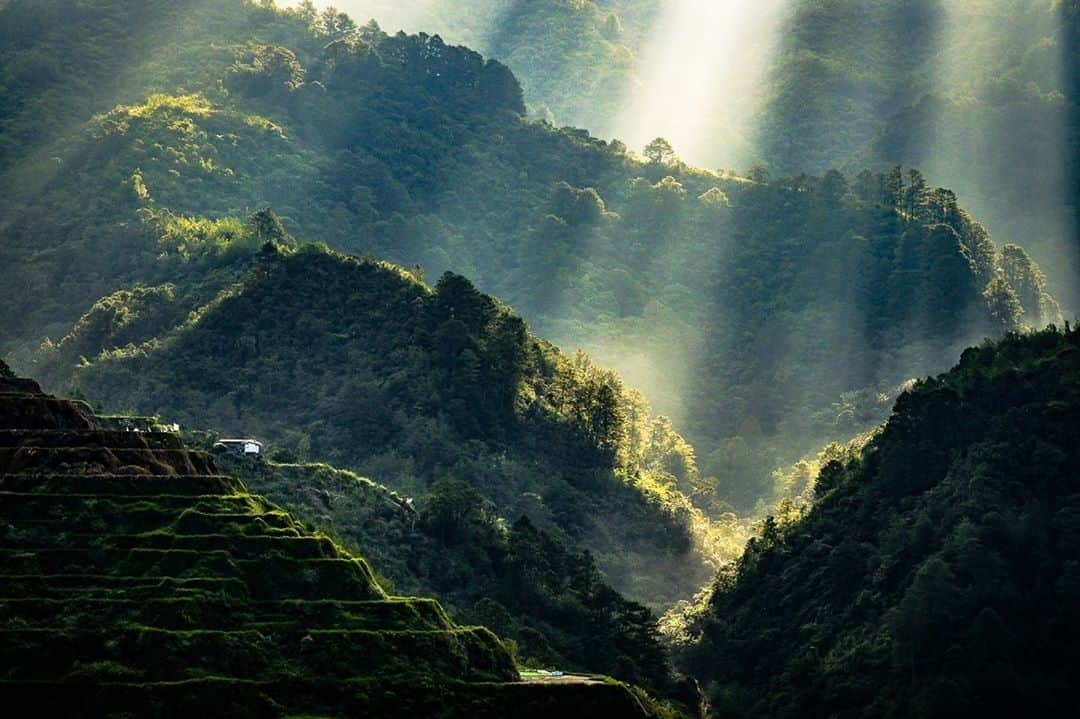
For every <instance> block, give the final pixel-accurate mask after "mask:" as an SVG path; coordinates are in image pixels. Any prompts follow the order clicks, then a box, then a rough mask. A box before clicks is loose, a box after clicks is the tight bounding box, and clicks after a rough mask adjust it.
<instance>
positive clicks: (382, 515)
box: [216, 452, 698, 706]
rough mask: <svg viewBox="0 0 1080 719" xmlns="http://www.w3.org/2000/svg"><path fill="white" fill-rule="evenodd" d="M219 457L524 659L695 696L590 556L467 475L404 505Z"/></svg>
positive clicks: (278, 467) (395, 582)
mask: <svg viewBox="0 0 1080 719" xmlns="http://www.w3.org/2000/svg"><path fill="white" fill-rule="evenodd" d="M216 459H217V461H218V463H219V465H222V466H224V467H225V468H226V469H227V470H228V471H229V472H231V473H235V474H236V475H237V476H239V477H241V478H242V479H243V480H244V483H245V484H246V485H247V486H248V487H250V488H251V489H252V491H255V492H258V493H259V494H261V495H264V496H266V497H268V498H269V499H271V500H272V501H275V502H278V503H279V504H281V506H283V507H287V508H288V509H289V510H290V511H292V512H294V513H295V514H296V515H297V516H299V517H302V518H303V519H305V520H307V521H310V522H312V523H313V524H315V525H316V526H318V527H320V528H325V529H326V530H327V531H330V532H332V533H333V534H334V535H335V536H338V537H340V538H342V541H345V542H347V543H348V545H349V546H356V547H359V548H363V552H364V555H365V556H366V557H367V558H368V559H369V561H370V562H371V566H372V569H373V570H374V571H375V572H376V574H377V576H378V577H379V579H380V583H382V584H384V585H387V586H392V587H393V589H394V591H395V592H398V593H406V594H410V595H418V596H435V597H437V598H438V599H439V601H440V603H442V605H443V606H444V607H445V608H446V610H447V612H448V613H449V614H451V615H452V616H453V617H455V618H460V619H462V620H464V621H467V622H470V623H471V622H476V623H479V624H483V625H484V626H487V627H489V628H491V629H492V630H493V631H495V632H497V633H498V634H499V636H500V637H502V638H503V639H504V641H505V640H509V641H512V642H513V647H514V650H515V657H516V658H517V659H518V661H519V662H522V663H524V664H525V665H526V666H542V667H551V668H557V669H560V670H562V671H578V672H591V673H601V674H607V675H609V676H613V677H615V678H616V679H619V680H622V681H627V682H630V683H632V684H635V685H638V686H641V687H643V688H645V689H648V690H649V691H650V692H651V693H653V695H654V696H661V697H668V698H678V697H680V696H681V697H682V700H683V701H684V703H685V704H686V705H687V706H695V705H696V703H697V701H698V699H697V694H696V691H694V690H693V689H687V688H686V687H685V686H680V685H679V684H678V683H677V682H676V680H675V677H674V676H673V673H672V669H671V666H670V662H669V660H668V659H667V657H666V653H665V651H664V649H663V648H662V646H661V644H660V640H659V635H658V632H657V628H656V617H655V616H654V615H653V614H652V613H651V612H649V611H648V610H646V609H645V608H644V607H642V606H640V605H638V604H635V603H633V602H629V601H627V600H625V599H623V598H622V597H621V596H620V595H619V594H618V593H616V592H615V590H614V589H612V588H611V587H610V586H609V585H608V584H607V583H606V582H605V580H604V578H603V576H602V575H601V573H600V572H599V570H598V569H597V568H596V565H595V561H594V560H593V558H592V557H591V555H589V554H588V553H582V554H577V553H574V552H571V551H569V550H568V549H567V548H566V547H565V545H563V544H561V543H560V542H558V541H556V540H555V539H554V538H553V537H551V536H550V535H548V534H546V533H544V532H542V531H540V530H538V529H537V528H536V527H535V526H533V524H532V523H531V522H530V521H529V520H527V519H524V518H522V519H519V520H518V521H516V522H514V523H513V525H512V526H508V525H507V523H506V522H505V521H503V520H502V519H501V518H500V517H497V516H495V514H494V511H493V508H492V507H491V505H490V504H489V503H486V502H485V501H484V500H483V498H482V497H481V496H480V494H479V493H478V492H477V491H476V490H474V489H472V488H471V487H470V486H469V485H468V484H466V483H463V482H461V481H452V480H442V481H440V482H437V483H436V484H435V485H434V486H433V487H432V489H431V491H430V492H428V493H426V494H424V495H423V496H421V497H418V498H417V499H415V501H414V502H412V503H409V502H407V501H406V499H405V498H403V497H401V496H400V495H398V494H397V493H394V492H392V491H390V490H388V489H386V488H385V487H382V486H380V485H377V484H375V483H373V482H371V481H370V480H365V479H363V478H361V477H358V476H357V475H356V474H354V473H352V472H348V471H345V470H340V469H336V468H333V467H330V466H328V465H325V464H302V463H299V464H278V463H275V462H273V461H266V460H264V461H260V462H253V461H251V460H250V459H248V458H241V457H236V456H233V455H231V454H230V453H228V452H224V453H219V454H218V455H217V457H216ZM586 637H587V639H586Z"/></svg>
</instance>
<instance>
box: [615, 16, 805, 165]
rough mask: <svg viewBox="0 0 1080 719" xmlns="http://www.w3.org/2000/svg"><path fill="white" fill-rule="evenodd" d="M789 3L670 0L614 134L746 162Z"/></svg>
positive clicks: (700, 156)
mask: <svg viewBox="0 0 1080 719" xmlns="http://www.w3.org/2000/svg"><path fill="white" fill-rule="evenodd" d="M787 6H788V0H730V1H729V2H722V3H720V2H715V1H714V0H666V2H664V3H663V10H662V11H661V13H660V15H659V17H658V19H657V21H656V24H655V26H654V28H653V33H652V37H651V39H650V40H649V42H648V44H647V46H646V48H645V50H644V51H643V53H642V56H641V58H640V62H639V73H640V76H641V84H640V86H638V87H632V88H628V90H627V93H626V100H625V102H624V104H623V107H622V111H621V112H620V113H619V115H618V116H617V118H616V120H615V122H614V124H613V126H612V127H611V128H610V134H612V135H614V136H616V137H619V138H620V139H622V140H624V141H625V142H627V144H629V145H630V146H631V147H636V148H640V147H642V146H643V145H644V144H645V143H646V142H648V141H649V140H650V139H652V138H653V137H656V136H658V135H659V136H663V137H665V138H666V139H667V140H669V141H670V142H671V143H672V144H673V145H674V146H675V148H676V150H677V151H678V152H679V154H680V155H681V156H682V157H683V158H685V159H686V160H687V161H690V162H693V163H696V164H700V165H707V166H712V167H729V168H737V167H742V166H743V165H744V164H745V163H746V162H747V160H748V158H749V157H750V155H751V151H750V145H749V141H748V138H747V135H748V132H749V131H750V129H751V121H752V119H753V116H754V112H755V108H756V107H757V99H758V94H759V92H760V89H761V84H762V78H763V77H764V76H765V74H766V72H767V70H768V67H769V63H770V60H771V58H772V52H773V49H774V47H775V45H776V39H777V31H778V30H779V28H780V26H781V22H782V18H783V14H784V11H785V9H786V8H787Z"/></svg>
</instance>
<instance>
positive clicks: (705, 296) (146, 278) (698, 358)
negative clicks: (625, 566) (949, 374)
mask: <svg viewBox="0 0 1080 719" xmlns="http://www.w3.org/2000/svg"><path fill="white" fill-rule="evenodd" d="M50 2H51V4H50V5H49V6H48V7H49V8H50V10H49V12H47V13H39V12H37V10H39V9H40V6H39V4H37V3H31V4H27V3H26V2H22V1H16V2H12V3H9V4H8V5H6V6H5V7H4V8H3V9H2V10H0V12H2V13H3V19H4V23H3V26H4V28H5V31H6V32H7V33H8V35H7V36H5V37H6V38H8V40H10V42H6V43H5V48H6V51H5V53H4V54H3V56H2V58H0V62H2V63H3V67H4V68H5V70H4V72H5V74H4V77H6V78H9V79H10V82H11V85H10V86H11V87H13V88H15V89H16V90H17V94H16V95H15V96H16V97H18V98H19V100H18V102H13V103H11V105H10V106H9V107H10V108H11V109H12V110H13V112H11V113H10V116H9V117H8V118H7V119H6V120H5V124H4V125H3V127H4V133H3V134H4V136H5V137H7V138H8V139H12V140H13V143H9V145H8V146H9V147H19V148H21V150H20V152H21V153H22V154H21V155H20V156H19V157H20V160H19V162H17V163H15V162H14V161H13V159H12V161H11V164H9V166H8V167H7V168H6V169H5V171H4V175H3V178H4V182H5V185H7V186H10V187H12V188H13V190H14V191H13V192H12V193H10V194H8V195H5V196H4V197H3V198H0V203H3V210H4V214H5V218H6V222H5V223H4V224H3V225H2V226H0V239H2V240H3V242H2V244H0V260H3V263H2V265H0V272H2V273H5V274H4V279H5V282H3V283H2V284H0V302H2V303H3V306H4V307H6V308H11V311H10V313H9V319H8V321H7V322H5V324H4V326H3V328H2V331H3V336H0V345H2V346H4V347H7V348H14V351H13V352H9V355H10V356H12V357H13V358H14V360H15V361H16V364H17V365H25V366H28V363H29V361H30V360H31V355H32V350H33V348H34V347H35V346H36V344H37V342H38V341H39V340H40V339H41V338H42V337H43V336H49V337H51V338H52V339H53V340H54V341H56V342H59V341H60V340H61V338H63V337H64V336H65V335H67V334H68V333H69V329H70V327H71V325H72V323H74V322H76V321H78V318H79V316H80V315H81V314H83V313H84V312H86V308H88V307H90V306H91V305H93V304H94V303H95V302H97V301H98V300H100V299H102V298H108V297H111V299H106V300H103V301H102V303H99V305H98V307H97V310H96V314H95V315H94V316H96V317H97V318H98V319H101V317H103V316H104V315H103V312H106V311H112V310H111V309H109V308H112V309H115V308H116V307H117V298H116V297H115V296H113V293H115V292H117V291H120V290H123V291H125V292H133V291H135V290H133V289H132V288H133V287H134V286H136V285H140V284H141V285H145V286H150V287H159V288H160V287H162V286H163V285H165V284H166V283H171V284H172V285H173V288H172V290H169V291H170V292H172V293H174V296H175V297H177V298H178V299H177V301H176V302H175V303H174V304H173V307H174V310H175V312H177V313H178V314H177V316H178V317H179V318H180V319H182V318H183V312H186V311H190V310H192V309H194V308H195V307H196V306H199V305H200V304H201V303H205V302H206V301H207V300H208V297H207V294H212V293H211V292H210V290H211V289H213V290H216V289H220V288H221V287H223V286H225V285H226V284H228V282H230V281H233V280H235V278H236V277H237V275H238V273H242V272H243V271H244V269H243V265H242V263H241V264H240V265H236V264H235V263H233V262H232V259H230V258H229V257H228V256H227V253H225V252H224V250H222V251H221V252H218V253H217V254H216V259H214V260H213V263H214V265H215V267H216V268H217V270H216V271H217V273H218V280H217V284H216V285H214V287H213V288H209V287H208V288H207V290H206V292H204V293H203V294H202V295H200V296H199V297H193V296H189V295H190V294H191V292H192V287H194V286H195V285H197V284H198V283H199V281H198V280H197V279H194V278H195V277H197V276H198V275H199V272H192V271H191V270H190V269H189V268H188V269H185V267H186V265H185V262H184V261H183V258H184V256H185V253H187V252H188V251H189V248H186V247H185V246H184V245H183V243H184V242H186V241H187V240H186V239H184V238H186V237H188V236H189V235H191V234H194V235H198V236H200V237H204V239H205V238H206V237H209V236H211V235H212V236H213V238H214V239H213V243H211V244H214V243H216V244H217V246H219V247H220V248H224V247H232V248H236V247H238V246H239V245H238V243H237V242H236V240H237V239H239V238H244V239H245V240H247V241H252V242H255V243H258V242H259V237H260V235H258V234H256V235H251V234H250V233H249V234H247V235H245V234H244V233H243V232H242V231H241V225H242V221H241V220H239V219H236V218H244V217H247V216H249V215H250V214H251V212H252V211H253V210H257V209H259V208H262V207H266V206H273V207H274V208H275V210H276V211H277V214H278V215H279V216H280V217H281V222H282V225H283V227H282V231H285V230H287V231H289V232H291V233H293V234H295V235H297V236H299V237H302V238H304V237H310V238H316V239H325V241H327V242H328V243H330V244H331V245H332V246H334V247H336V248H339V249H344V250H346V251H349V252H353V253H365V252H372V253H375V254H377V255H378V256H382V257H387V258H388V259H390V260H392V261H397V262H399V263H401V264H403V265H405V266H413V265H414V264H417V263H419V264H421V265H422V266H423V267H424V268H425V269H426V270H427V271H429V272H430V273H431V275H432V276H433V277H434V276H437V275H438V274H441V273H442V271H443V270H444V269H448V268H451V269H454V270H456V271H458V272H460V273H462V274H465V275H467V276H469V277H470V278H472V279H473V280H474V281H475V282H476V283H477V285H478V286H479V287H481V288H482V289H483V290H485V291H489V292H493V293H494V294H497V295H498V296H499V297H500V298H502V299H503V300H504V301H506V302H508V303H509V304H510V305H511V306H513V307H514V308H515V310H517V311H518V312H520V313H521V314H522V316H523V317H524V318H525V319H527V320H528V321H529V322H530V325H531V326H532V327H533V328H534V330H535V331H536V332H537V333H538V334H540V335H542V336H545V337H548V338H550V339H552V340H554V341H556V342H558V343H559V344H561V345H563V346H570V347H573V346H581V347H583V348H584V349H586V350H588V351H589V352H590V353H591V354H593V355H594V356H595V357H596V358H597V359H598V360H599V361H600V362H601V363H603V364H605V365H611V366H614V367H616V368H617V369H619V370H620V371H621V372H622V373H623V374H624V376H626V378H627V380H628V381H629V382H630V383H631V384H632V385H634V386H638V387H640V388H642V389H644V390H646V391H648V392H649V395H650V398H651V399H652V401H653V403H654V404H655V405H656V406H658V407H660V408H661V409H662V411H664V412H665V413H666V414H668V415H670V416H672V417H673V419H674V421H675V423H676V425H677V426H679V427H686V428H688V431H687V434H688V436H689V437H690V439H691V440H692V441H693V442H694V444H695V445H696V446H697V447H698V449H699V453H700V460H701V463H702V467H703V476H705V477H706V478H709V477H712V478H715V479H714V480H710V482H711V484H712V486H714V491H706V492H701V493H699V497H697V498H696V501H699V504H700V505H701V506H703V507H706V508H708V509H709V510H710V511H711V512H713V513H714V514H719V513H722V512H724V511H727V510H728V509H730V508H731V507H735V508H738V509H740V510H746V509H749V508H751V507H752V506H753V505H754V503H755V501H756V500H758V499H760V498H762V497H764V496H768V495H769V494H770V492H771V491H772V488H771V487H770V481H771V480H770V478H769V476H770V472H771V471H772V469H773V468H775V467H776V466H778V465H781V464H783V463H785V462H788V461H791V460H793V459H795V458H796V457H797V456H799V455H800V454H801V453H803V452H806V451H809V450H811V449H813V448H814V447H816V446H818V445H820V443H822V442H824V441H828V440H836V439H844V438H846V437H848V436H850V435H851V434H853V433H857V432H860V431H863V430H865V429H866V428H868V427H870V426H872V425H873V424H875V423H876V422H877V421H879V420H880V419H881V418H882V416H883V415H884V412H885V410H886V409H887V406H885V402H887V397H888V395H890V394H891V393H893V392H894V390H895V388H896V387H897V386H898V385H899V384H900V383H901V382H902V381H903V380H905V379H906V378H908V377H910V376H911V375H913V374H915V375H917V374H922V373H925V372H932V371H937V370H938V369H940V368H941V367H942V366H943V365H944V362H945V361H946V360H945V358H947V357H951V356H953V355H954V354H955V352H956V351H958V349H959V348H960V347H962V346H965V345H966V344H968V343H970V342H972V341H978V340H979V339H981V338H982V337H983V336H985V335H986V334H987V333H994V332H998V331H1000V329H1007V328H1010V327H1013V326H1016V325H1017V323H1023V324H1030V325H1036V326H1037V325H1041V324H1043V323H1045V322H1047V321H1054V320H1056V319H1058V318H1057V315H1056V309H1055V306H1054V302H1053V300H1052V298H1050V297H1049V294H1048V291H1047V288H1046V284H1045V281H1044V279H1043V276H1042V273H1041V271H1040V269H1039V268H1038V267H1037V266H1036V265H1035V264H1034V263H1033V262H1031V261H1030V259H1029V258H1028V257H1027V255H1026V253H1025V252H1024V250H1023V249H1021V248H1020V247H1019V246H1010V247H1009V249H1008V250H1007V251H1006V250H1004V249H995V248H994V246H993V244H992V243H991V241H990V239H989V237H988V236H987V235H986V233H985V232H984V231H983V230H982V229H981V227H980V226H979V225H978V224H977V223H976V222H975V221H974V220H972V219H971V218H970V217H969V216H968V215H967V214H966V213H964V212H963V211H962V210H961V209H960V208H959V206H958V205H957V203H956V201H955V198H952V197H951V196H949V194H948V193H947V192H944V191H937V190H933V189H932V188H931V187H928V186H927V183H926V181H925V180H924V179H922V176H921V175H919V174H911V175H906V174H900V173H898V172H897V171H889V172H886V173H882V174H866V175H859V176H857V177H844V176H840V175H838V174H827V175H824V176H821V177H807V176H800V177H795V178H789V179H784V178H773V179H770V178H769V177H768V176H767V174H765V173H761V172H758V173H754V176H753V177H752V178H742V177H738V176H734V175H720V174H717V173H713V172H708V171H704V170H700V169H695V168H692V167H689V166H687V165H685V164H684V163H682V162H680V161H679V160H678V158H677V157H676V156H675V154H674V153H673V151H672V150H671V149H670V148H669V147H667V146H666V145H665V143H656V144H654V145H653V146H652V147H651V150H650V152H649V153H648V157H647V158H646V159H645V160H639V159H636V158H634V157H631V156H629V155H628V154H626V152H625V148H622V147H621V146H620V145H619V144H618V143H606V142H602V141H599V140H596V139H594V138H591V137H590V136H589V135H588V134H587V133H585V132H583V131H576V130H568V129H555V128H552V127H550V126H548V125H545V124H535V123H530V122H528V121H526V120H525V119H524V118H523V116H522V113H523V112H524V105H523V103H522V99H521V98H522V95H521V89H520V87H519V86H518V85H517V83H516V81H515V79H514V78H513V76H512V75H510V73H509V72H508V71H507V70H506V68H505V67H503V66H502V65H500V64H498V63H495V62H492V61H485V60H484V59H483V58H481V57H480V56H479V55H476V54H475V53H473V52H471V51H469V50H467V49H464V48H458V47H450V46H448V45H446V44H445V43H443V42H442V41H441V40H440V39H439V38H438V37H435V36H427V35H418V36H406V35H404V34H402V35H397V36H393V37H391V36H387V35H386V34H384V33H382V32H381V31H380V30H379V29H378V28H377V27H375V26H372V25H367V26H364V27H357V26H356V25H355V24H353V23H352V22H351V21H350V20H349V19H348V18H347V17H344V16H340V15H337V14H333V13H329V14H328V13H323V14H320V15H316V16H305V15H304V14H303V12H281V11H278V10H275V9H273V8H270V7H262V6H256V5H253V4H250V3H246V2H243V1H242V0H228V1H227V2H222V3H213V4H209V5H207V4H205V3H194V4H191V5H185V6H184V13H181V14H180V15H177V14H176V12H177V9H176V8H175V7H174V6H173V4H155V3H151V4H141V5H140V8H141V9H140V10H139V12H138V13H131V14H125V13H124V7H126V6H125V4H124V3H120V4H118V5H111V4H100V5H99V4H96V3H88V4H82V5H80V6H79V12H78V13H74V14H71V15H69V14H67V13H65V12H64V8H66V7H68V6H67V4H65V2H64V1H63V0H50ZM31 6H32V7H31ZM42 18H49V19H51V22H44V21H42ZM73 19H79V20H80V21H81V22H84V23H87V24H89V25H90V26H91V27H94V28H96V34H80V33H69V32H64V28H65V27H68V25H67V24H66V23H70V22H73ZM143 26H146V27H148V28H153V30H154V32H155V33H158V34H159V35H160V37H161V39H162V42H163V44H162V45H161V46H160V47H156V48H153V49H152V50H151V49H147V48H145V47H142V46H139V45H138V44H137V46H136V47H134V48H133V49H131V50H130V51H129V52H127V54H125V53H116V54H113V53H111V52H106V53H99V52H97V48H98V47H99V46H101V45H107V46H108V47H113V48H127V45H125V44H124V42H122V39H123V38H126V37H127V36H128V35H131V34H133V33H136V32H138V31H139V29H141V28H142V27H143ZM193 36H194V37H197V38H198V41H197V42H196V41H193V40H192V39H191V38H192V37H193ZM43 48H53V49H57V50H62V51H63V52H67V53H71V54H72V55H73V56H74V57H78V58H80V59H81V60H83V62H81V63H80V64H78V65H77V66H76V68H75V69H74V70H73V71H72V72H67V71H59V70H57V69H56V68H53V69H52V70H50V71H49V72H45V71H44V70H42V69H41V67H39V65H40V60H41V57H42V53H43ZM118 67H120V68H122V67H129V68H132V69H133V70H137V72H133V73H132V74H131V78H133V79H132V80H131V82H125V83H120V87H117V88H111V86H109V85H107V84H106V85H100V84H99V83H98V80H99V79H100V78H101V77H107V76H110V75H111V74H114V73H115V72H116V69H117V68H118ZM113 89H115V92H113V91H112V90H113ZM54 97H63V98H64V102H63V103H59V104H58V103H56V102H54V100H53V98H54ZM118 100H120V101H121V104H119V105H117V104H116V103H117V101H118ZM95 113H96V114H95ZM72 128H74V129H72ZM48 131H52V133H54V134H50V132H48ZM35 133H36V134H35ZM14 140H17V142H15V141H14ZM9 159H11V158H9ZM88 187H93V188H95V192H96V195H95V197H94V198H93V201H86V198H85V188H88ZM206 215H209V216H210V217H211V218H234V219H233V220H232V224H229V222H228V221H226V220H225V219H222V221H221V222H217V223H210V224H205V223H204V222H203V220H201V219H199V218H200V217H204V216H206ZM140 218H141V219H140ZM779 218H782V221H778V219H779ZM223 223H224V224H223ZM181 226H187V227H189V228H193V229H191V232H186V231H177V229H176V228H177V227H181ZM935 228H936V229H935ZM178 238H179V239H178ZM252 238H254V239H252ZM200 242H202V241H200ZM240 244H242V243H240ZM204 254H205V253H204ZM211 254H213V253H211ZM241 254H243V253H241ZM162 255H164V256H165V257H166V261H165V262H164V263H163V262H162V261H161V259H160V256H162ZM177 258H179V260H177ZM233 259H235V258H233ZM838 267H843V271H845V272H851V273H852V274H853V275H854V276H858V277H866V278H869V277H874V278H877V281H875V282H873V283H870V282H868V283H866V284H865V285H859V286H856V287H851V286H850V283H847V282H846V281H844V280H843V277H842V276H841V273H840V271H839V270H837V268H838ZM72 268H78V271H73V270H72ZM200 272H201V270H200ZM173 273H177V274H176V277H174V274H173ZM187 274H190V279H189V280H185V279H183V277H184V276H186V275H187ZM161 291H162V292H164V291H165V290H161ZM984 295H985V297H984ZM1014 295H1015V297H1014ZM143 299H144V300H145V298H143ZM1017 302H1018V303H1019V305H1017ZM181 308H182V309H181ZM92 314H93V313H92ZM931 314H932V315H933V316H926V317H924V316H923V315H931ZM950 316H955V317H962V318H964V319H965V321H962V322H950V321H949V320H948V318H949V317H950ZM967 320H970V321H967ZM83 336H84V337H85V336H86V335H85V333H84V335H83ZM143 339H145V338H143ZM901 342H903V343H907V345H908V346H907V347H906V348H905V351H904V353H902V355H901V356H902V358H903V361H900V360H899V359H898V358H897V357H896V355H897V353H896V352H895V349H896V347H897V345H898V344H899V343H901ZM92 344H93V343H92V342H90V343H84V346H83V347H82V348H81V349H80V351H79V352H77V353H75V354H74V355H71V358H72V359H73V360H74V361H78V356H79V355H85V356H87V357H88V358H92V357H93V356H95V355H96V354H98V353H99V352H101V351H103V350H107V349H111V347H109V346H97V347H93V346H90V345H92ZM69 346H71V347H72V348H73V346H72V345H70V343H69ZM672 347H678V348H680V352H679V354H678V356H677V357H676V356H673V355H672V353H671V351H670V349H671V348H672ZM807 358H809V361H807ZM37 374H41V375H43V376H45V377H46V379H51V378H53V377H56V378H58V379H59V378H60V377H61V375H57V374H56V373H54V372H52V371H51V370H49V371H45V372H38V373H37ZM881 397H885V398H886V399H885V400H882V399H881ZM750 398H760V401H750ZM792 419H794V422H791V421H785V420H792Z"/></svg>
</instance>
